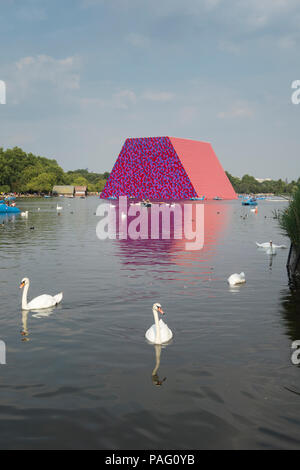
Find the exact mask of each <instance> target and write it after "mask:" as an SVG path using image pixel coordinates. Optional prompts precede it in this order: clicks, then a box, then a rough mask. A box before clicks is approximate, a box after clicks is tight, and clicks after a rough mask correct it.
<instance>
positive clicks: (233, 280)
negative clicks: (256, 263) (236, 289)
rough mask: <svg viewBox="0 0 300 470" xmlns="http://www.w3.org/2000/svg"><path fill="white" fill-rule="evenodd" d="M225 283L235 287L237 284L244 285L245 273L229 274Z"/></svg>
mask: <svg viewBox="0 0 300 470" xmlns="http://www.w3.org/2000/svg"><path fill="white" fill-rule="evenodd" d="M227 282H228V284H229V285H231V286H236V285H237V284H244V283H245V282H246V278H245V273H240V274H237V273H235V274H231V276H229V278H228V279H227Z"/></svg>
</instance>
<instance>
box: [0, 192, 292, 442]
mask: <svg viewBox="0 0 300 470" xmlns="http://www.w3.org/2000/svg"><path fill="white" fill-rule="evenodd" d="M57 201H58V202H59V204H60V205H62V206H63V209H62V211H61V215H60V216H58V214H57V210H56V204H57ZM104 202H105V201H101V200H99V199H97V198H96V197H89V198H87V199H76V200H75V199H63V198H59V199H21V200H18V201H17V205H18V206H19V207H20V208H21V209H22V210H28V211H29V216H28V219H26V218H23V217H20V216H18V217H15V218H11V219H9V220H8V219H4V222H3V218H2V219H1V221H0V223H4V225H0V286H1V306H0V311H1V314H0V340H3V341H4V342H5V344H6V365H0V423H1V426H0V448H2V449H297V448H299V445H300V411H299V409H300V383H299V366H296V365H294V364H293V363H292V362H291V354H292V349H291V344H292V341H294V340H297V339H299V340H300V320H299V313H300V298H299V296H298V295H297V293H293V292H291V291H290V289H289V286H288V279H287V274H286V268H285V266H286V261H287V256H288V250H285V249H282V250H278V252H277V255H276V256H273V257H270V256H268V255H267V254H266V253H265V252H264V251H261V250H259V249H258V248H257V247H256V245H255V242H256V241H257V242H266V241H269V240H270V239H272V240H273V241H274V242H275V243H276V244H285V245H287V246H289V241H288V239H287V238H285V237H284V236H283V235H282V233H281V231H280V229H279V227H278V220H277V219H274V218H273V214H274V213H273V211H274V210H277V209H283V208H284V207H286V202H276V201H274V202H270V201H259V206H258V213H257V214H255V213H253V212H251V211H250V209H249V208H247V207H242V206H241V202H240V201H230V202H226V201H213V202H208V203H205V205H204V217H205V241H204V247H203V249H201V250H199V251H186V245H185V242H184V240H136V241H134V240H118V239H115V240H113V239H108V240H105V241H101V240H99V239H98V238H97V236H96V226H97V223H98V222H99V217H97V216H96V215H95V213H96V210H97V207H98V205H99V204H103V203H104ZM32 227H34V228H32ZM241 271H244V272H245V274H246V280H247V282H246V284H245V285H242V286H240V287H237V288H230V287H229V285H228V284H227V281H226V280H227V278H228V276H229V275H230V274H232V273H235V272H237V273H240V272H241ZM25 276H26V277H29V278H30V280H31V286H30V289H29V299H31V298H33V297H35V296H38V295H40V294H42V293H48V294H56V293H58V292H60V291H63V293H64V298H63V301H62V303H61V304H60V305H59V306H58V307H56V308H55V309H53V311H52V312H50V313H49V312H46V314H45V313H44V314H39V313H35V312H27V313H26V312H23V313H22V309H21V291H20V289H19V284H20V282H21V280H22V278H23V277H25ZM155 302H159V303H161V305H162V306H163V309H164V310H165V312H166V314H165V317H164V321H165V322H166V323H167V324H168V326H169V327H170V328H171V329H172V331H173V333H174V337H173V339H172V341H171V343H170V344H168V345H166V346H162V347H161V346H154V345H151V344H148V342H147V340H146V339H145V332H146V330H147V329H148V328H149V327H150V326H151V325H152V324H153V315H152V305H153V304H154V303H155Z"/></svg>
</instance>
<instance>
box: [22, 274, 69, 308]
mask: <svg viewBox="0 0 300 470" xmlns="http://www.w3.org/2000/svg"><path fill="white" fill-rule="evenodd" d="M29 286H30V281H29V279H28V277H24V279H22V281H21V284H20V289H23V287H24V290H23V295H22V310H40V309H44V308H51V307H54V306H55V305H57V304H59V303H60V302H61V301H62V298H63V293H62V292H60V293H59V294H57V295H54V296H52V295H47V294H43V295H40V296H38V297H35V298H34V299H32V300H31V301H30V302H29V303H28V302H27V293H28V289H29Z"/></svg>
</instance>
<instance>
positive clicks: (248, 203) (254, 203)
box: [242, 198, 257, 206]
mask: <svg viewBox="0 0 300 470" xmlns="http://www.w3.org/2000/svg"><path fill="white" fill-rule="evenodd" d="M242 205H243V206H257V201H256V199H255V198H249V199H246V200H245V201H242Z"/></svg>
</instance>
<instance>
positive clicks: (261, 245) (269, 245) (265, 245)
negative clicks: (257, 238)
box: [255, 240, 287, 249]
mask: <svg viewBox="0 0 300 470" xmlns="http://www.w3.org/2000/svg"><path fill="white" fill-rule="evenodd" d="M255 243H256V246H257V247H258V248H265V249H267V248H283V249H285V248H287V247H286V246H285V245H275V243H273V242H272V240H270V241H269V242H266V243H257V242H255Z"/></svg>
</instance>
